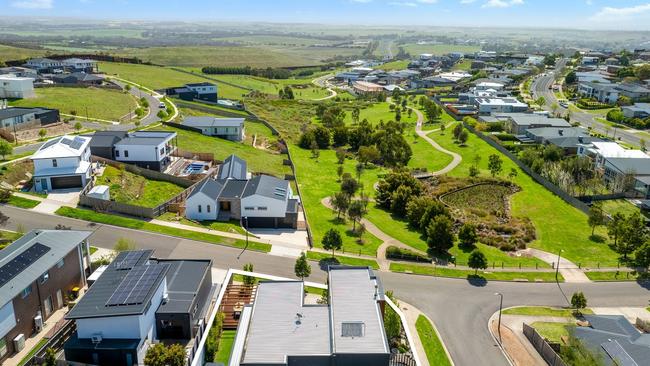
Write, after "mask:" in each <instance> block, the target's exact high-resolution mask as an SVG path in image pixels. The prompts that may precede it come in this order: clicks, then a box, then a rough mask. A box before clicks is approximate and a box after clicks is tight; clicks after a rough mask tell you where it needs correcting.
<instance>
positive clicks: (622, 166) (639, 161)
mask: <svg viewBox="0 0 650 366" xmlns="http://www.w3.org/2000/svg"><path fill="white" fill-rule="evenodd" d="M605 159H606V160H607V162H608V163H609V164H611V165H612V166H613V167H615V168H616V169H618V170H619V171H620V172H621V173H625V174H627V173H628V172H631V173H633V174H634V175H650V159H647V158H605Z"/></svg>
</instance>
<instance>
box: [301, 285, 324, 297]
mask: <svg viewBox="0 0 650 366" xmlns="http://www.w3.org/2000/svg"><path fill="white" fill-rule="evenodd" d="M305 292H307V293H308V294H313V295H319V296H323V293H324V292H325V289H322V288H318V287H311V286H305Z"/></svg>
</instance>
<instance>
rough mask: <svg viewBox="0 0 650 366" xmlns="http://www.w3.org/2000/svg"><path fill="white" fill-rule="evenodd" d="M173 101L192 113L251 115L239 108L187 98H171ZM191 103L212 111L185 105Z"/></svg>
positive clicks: (221, 115)
mask: <svg viewBox="0 0 650 366" xmlns="http://www.w3.org/2000/svg"><path fill="white" fill-rule="evenodd" d="M170 99H171V100H172V101H174V104H176V105H177V106H179V107H181V106H182V107H181V108H179V109H181V110H185V111H192V112H191V113H202V114H196V115H215V116H217V117H233V114H234V115H235V116H240V117H244V118H246V117H249V115H248V113H246V112H245V111H240V110H237V109H230V108H225V107H220V106H218V105H210V104H205V103H201V102H190V101H187V100H182V99H179V98H170ZM185 104H187V105H191V106H197V107H200V108H202V109H206V108H207V109H208V110H209V111H210V113H206V112H203V111H199V110H198V109H193V108H192V107H185V106H184V105H185Z"/></svg>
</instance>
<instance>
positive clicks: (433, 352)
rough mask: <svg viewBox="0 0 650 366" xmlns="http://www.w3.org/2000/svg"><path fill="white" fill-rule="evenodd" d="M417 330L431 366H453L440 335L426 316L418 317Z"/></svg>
mask: <svg viewBox="0 0 650 366" xmlns="http://www.w3.org/2000/svg"><path fill="white" fill-rule="evenodd" d="M415 329H416V330H417V332H418V337H420V341H421V342H422V347H424V352H425V353H426V354H427V360H429V365H431V366H446V365H449V366H451V362H450V361H449V358H448V357H447V353H446V352H445V349H444V347H443V345H442V341H440V337H438V333H437V332H436V331H435V329H433V325H432V324H431V322H429V319H427V318H426V317H425V316H424V315H420V316H418V320H417V321H416V322H415Z"/></svg>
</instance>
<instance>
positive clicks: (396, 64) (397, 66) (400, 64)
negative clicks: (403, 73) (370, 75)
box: [373, 60, 411, 71]
mask: <svg viewBox="0 0 650 366" xmlns="http://www.w3.org/2000/svg"><path fill="white" fill-rule="evenodd" d="M409 63H411V60H397V61H391V62H386V63H385V64H381V65H377V66H373V69H375V70H384V71H391V70H404V69H406V67H407V66H408V65H409Z"/></svg>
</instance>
